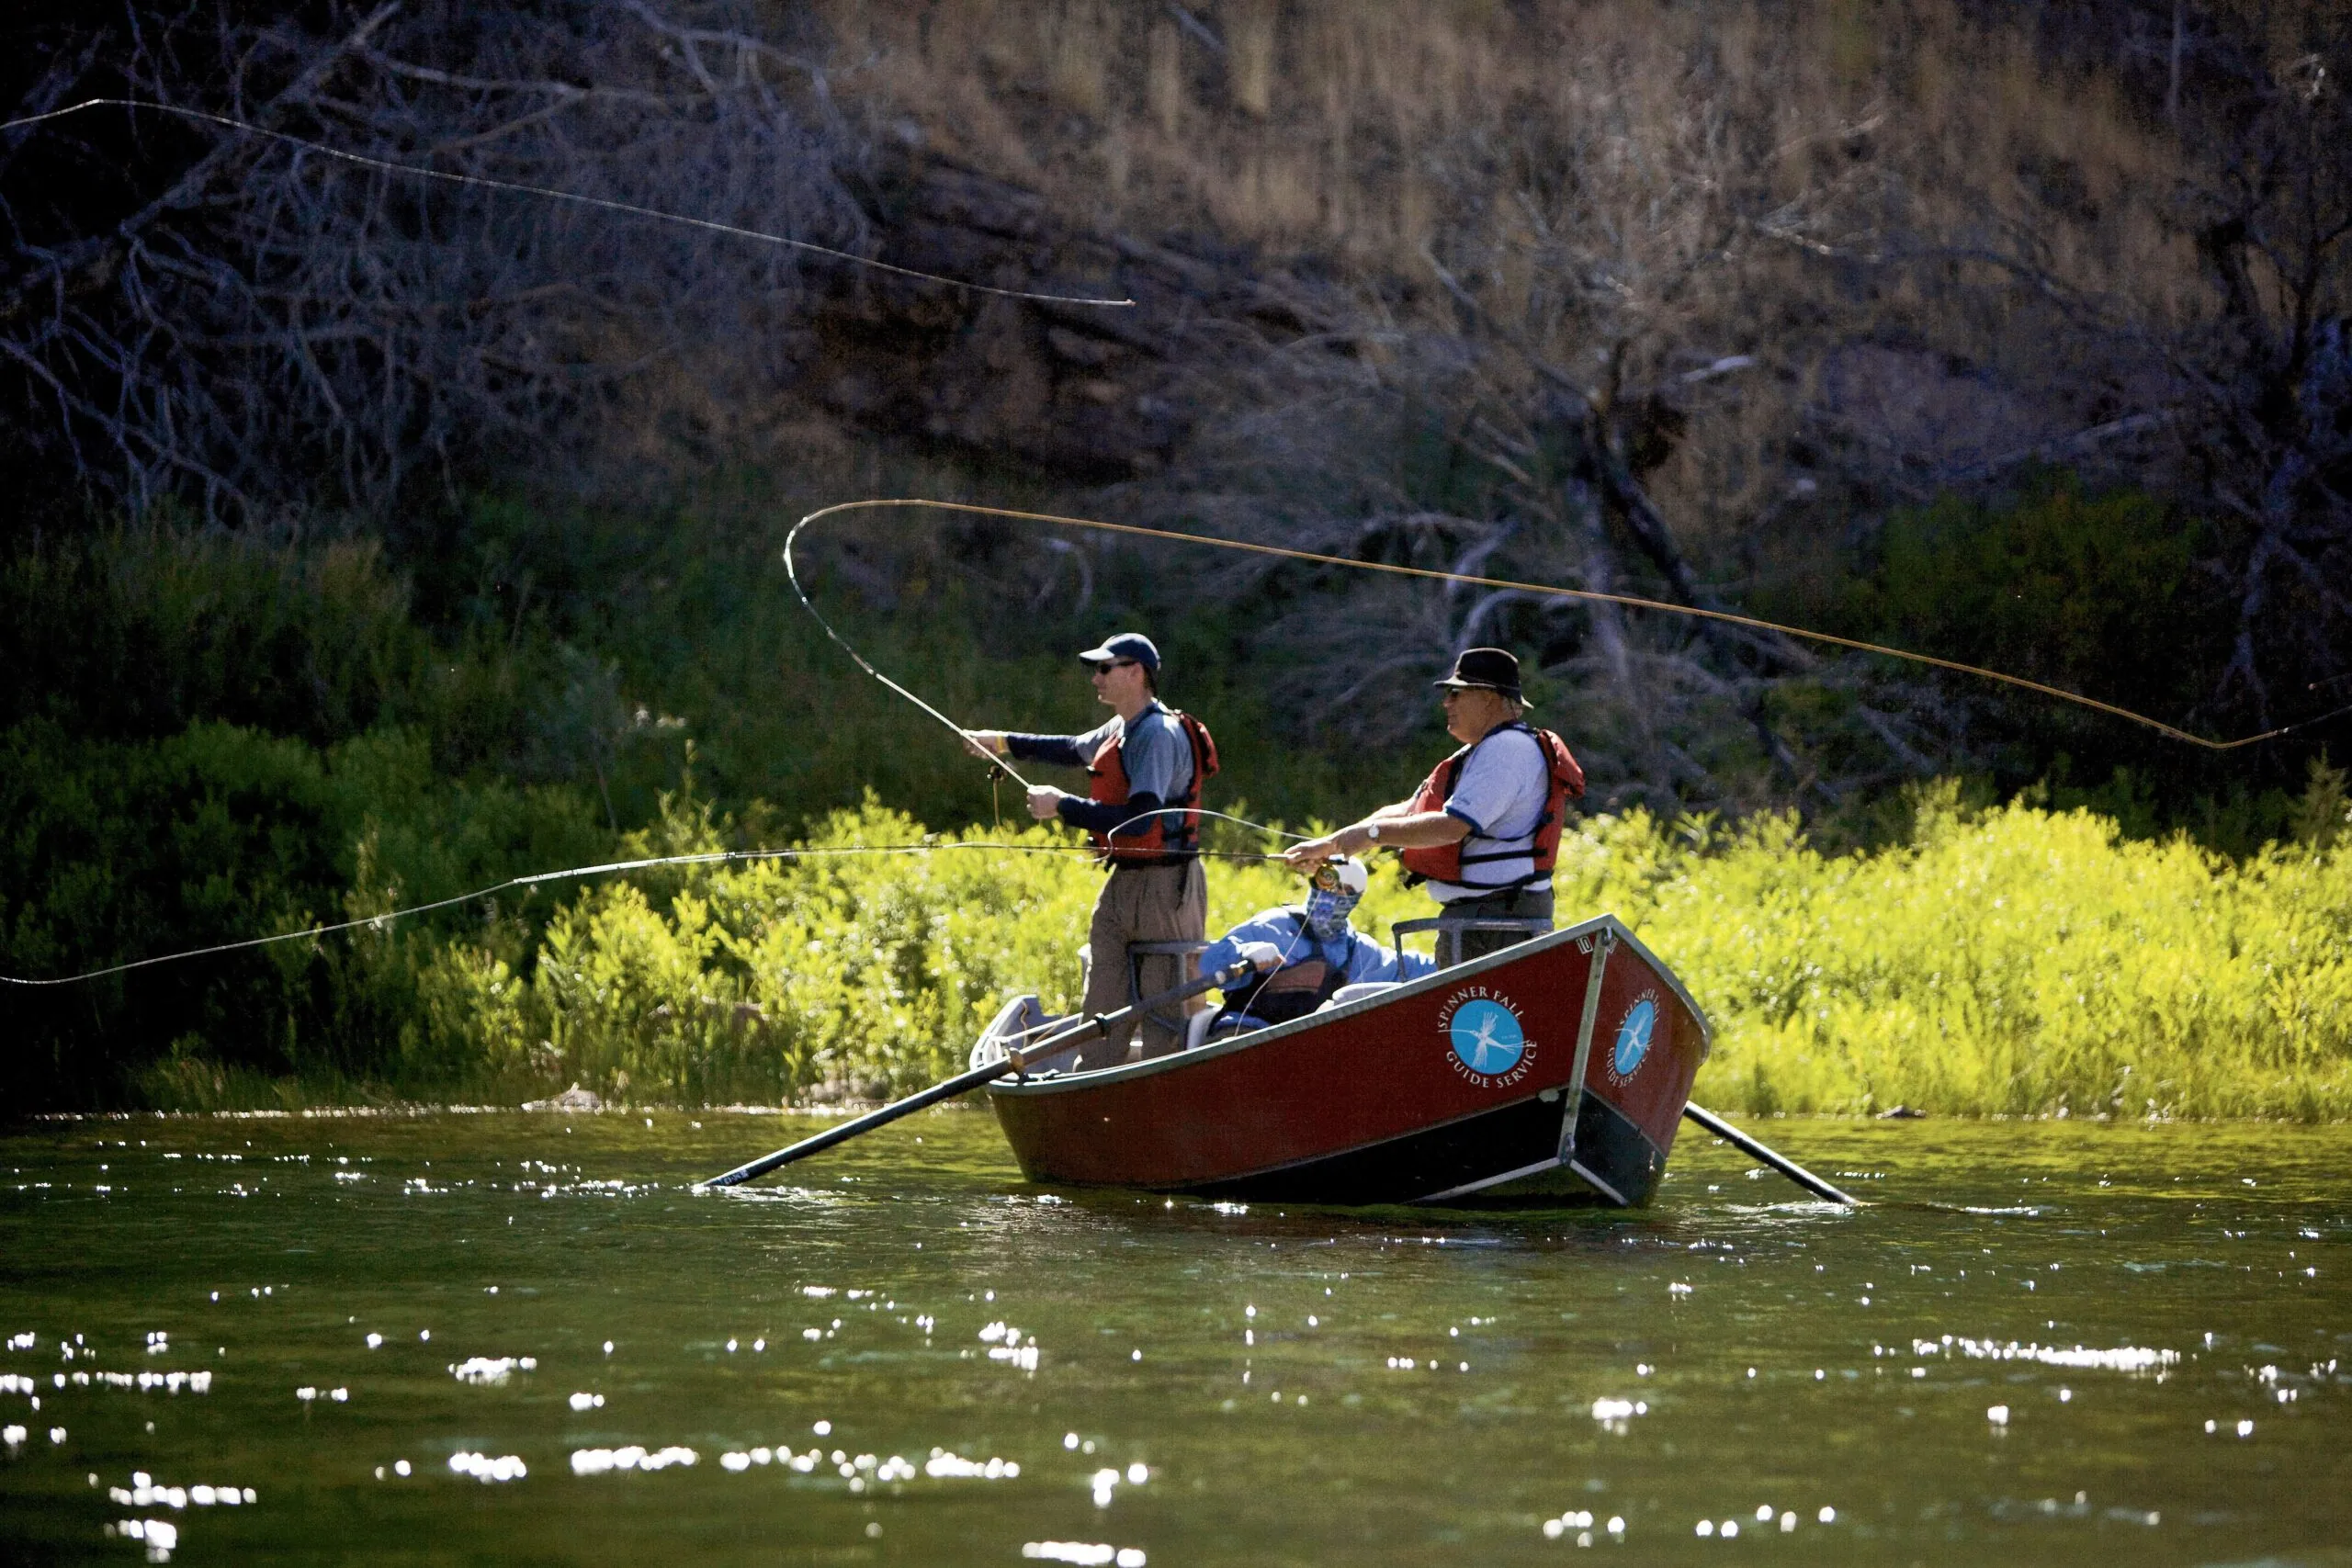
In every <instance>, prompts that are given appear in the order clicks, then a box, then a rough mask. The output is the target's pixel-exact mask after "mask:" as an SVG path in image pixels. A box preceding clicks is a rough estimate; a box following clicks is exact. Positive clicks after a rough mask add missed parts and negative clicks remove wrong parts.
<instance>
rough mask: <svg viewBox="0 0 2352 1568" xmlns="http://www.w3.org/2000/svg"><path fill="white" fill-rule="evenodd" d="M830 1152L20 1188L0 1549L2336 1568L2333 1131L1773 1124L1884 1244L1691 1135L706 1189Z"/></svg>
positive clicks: (423, 1556) (45, 1154)
mask: <svg viewBox="0 0 2352 1568" xmlns="http://www.w3.org/2000/svg"><path fill="white" fill-rule="evenodd" d="M813 1125H815V1123H813V1122H810V1121H809V1120H807V1119H804V1118H801V1117H797V1116H794V1117H785V1118H778V1117H775V1116H773V1115H753V1114H742V1113H726V1112H704V1113H700V1114H697V1115H692V1116H689V1115H686V1114H682V1113H678V1112H659V1111H657V1112H654V1113H652V1114H651V1116H650V1119H649V1118H648V1117H647V1116H646V1115H644V1114H641V1113H639V1114H618V1113H606V1114H602V1115H582V1116H572V1117H565V1116H561V1115H548V1114H538V1115H526V1114H521V1113H511V1112H509V1113H477V1114H461V1113H447V1114H431V1115H416V1116H318V1117H304V1118H286V1117H277V1118H256V1117H233V1118H232V1117H214V1118H171V1119H166V1118H158V1117H137V1118H129V1119H112V1120H82V1121H68V1122H44V1123H40V1124H37V1125H34V1126H31V1127H28V1128H19V1129H17V1130H16V1131H15V1132H14V1133H12V1134H9V1135H7V1136H6V1137H5V1138H0V1173H5V1174H6V1184H5V1188H0V1258H5V1263H0V1334H5V1335H6V1336H9V1338H8V1341H7V1348H6V1351H5V1352H0V1374H5V1379H6V1381H5V1382H0V1389H5V1392H0V1423H4V1424H6V1427H7V1428H8V1430H7V1431H6V1434H5V1436H6V1439H7V1441H6V1448H5V1453H0V1558H5V1559H6V1560H7V1561H10V1562H101V1563H106V1562H120V1563H134V1562H142V1561H154V1560H164V1559H168V1560H169V1561H172V1562H184V1563H190V1564H194V1563H212V1562H240V1563H244V1562H273V1561H298V1562H369V1563H373V1562H387V1563H389V1562H629V1563H639V1562H697V1563H700V1562H761V1563H767V1562H778V1563H802V1562H809V1563H862V1562H877V1563H879V1562H955V1563H965V1562H970V1563H1004V1564H1008V1565H1010V1564H1015V1563H1020V1562H1024V1561H1030V1562H1034V1561H1046V1562H1108V1563H1125V1564H1126V1565H1128V1568H1134V1565H1135V1564H1136V1563H1148V1564H1153V1565H1158V1568H1177V1565H1180V1564H1193V1563H1252V1564H1256V1563H1268V1562H1347V1563H1386V1562H1397V1563H1423V1562H1480V1563H1485V1562H1555V1561H1558V1560H1561V1559H1564V1558H1583V1557H1586V1556H1587V1555H1588V1554H1590V1555H1593V1556H1600V1557H1607V1556H1615V1557H1619V1558H1622V1559H1623V1560H1624V1561H1628V1562H1631V1561H1636V1560H1638V1561H1642V1562H1658V1561H1671V1562H1724V1561H1727V1560H1733V1559H1738V1560H1770V1561H1775V1562H1807V1563H1813V1562H1871V1563H1879V1562H1891V1563H1905V1562H1996V1561H1998V1562H2034V1563H2045V1562H2046V1563H2062V1562H2097V1563H2101V1564H2112V1563H2115V1562H2120V1561H2125V1560H2128V1561H2131V1562H2159V1563H2165V1562H2181V1563H2252V1562H2301V1563H2322V1562H2330V1563H2335V1562H2343V1563H2352V1551H2348V1550H2346V1546H2347V1544H2352V1246H2347V1242H2352V1128H2346V1127H2322V1128H2303V1127H2279V1126H2159V1127H2120V1126H2098V1125H2086V1124H2083V1123H2079V1122H2032V1123H1953V1122H1939V1121H1925V1122H1877V1123H1855V1122H1829V1121H1804V1120H1789V1121H1769V1122H1760V1123H1751V1125H1753V1126H1755V1127H1756V1130H1757V1131H1758V1132H1759V1133H1760V1134H1762V1135H1763V1136H1764V1137H1765V1138H1766V1139H1767V1140H1768V1141H1770V1142H1773V1143H1775V1144H1776V1145H1780V1146H1781V1147H1783V1148H1784V1149H1786V1150H1787V1152H1789V1153H1791V1154H1792V1155H1793V1156H1796V1157H1798V1158H1800V1159H1802V1160H1804V1161H1805V1162H1807V1163H1808V1164H1810V1165H1812V1166H1813V1167H1814V1168H1815V1169H1818V1170H1820V1171H1822V1172H1823V1173H1824V1174H1830V1175H1833V1176H1834V1177H1836V1178H1838V1179H1840V1180H1841V1181H1842V1182H1843V1183H1844V1184H1845V1185H1847V1186H1849V1187H1851V1188H1855V1189H1858V1190H1860V1191H1862V1192H1864V1193H1866V1194H1867V1195H1869V1196H1870V1197H1871V1198H1873V1199H1877V1200H1882V1201H1883V1203H1882V1205H1881V1206H1879V1207H1875V1208H1872V1209H1871V1210H1869V1211H1866V1212H1863V1213H1841V1212H1838V1211H1835V1210H1832V1209H1830V1208H1827V1207H1826V1206H1824V1205H1821V1204H1817V1203H1814V1202H1810V1201H1804V1200H1803V1197H1802V1194H1799V1193H1797V1192H1795V1191H1794V1190H1793V1189H1791V1188H1789V1187H1788V1186H1786V1185H1785V1184H1784V1183H1782V1182H1781V1181H1780V1180H1779V1179H1777V1178H1770V1177H1765V1176H1764V1175H1762V1173H1760V1172H1757V1171H1753V1170H1751V1168H1749V1165H1748V1163H1747V1161H1746V1160H1745V1159H1744V1158H1742V1157H1741V1156H1738V1155H1736V1153H1735V1152H1733V1151H1732V1150H1730V1149H1728V1148H1726V1147H1724V1146H1723V1145H1714V1144H1712V1143H1711V1142H1710V1141H1709V1140H1707V1139H1706V1138H1705V1137H1703V1136H1702V1135H1699V1134H1696V1133H1687V1134H1686V1136H1685V1138H1684V1139H1683V1141H1682V1144H1681V1145H1680V1146H1679V1148H1678V1149H1677V1151H1676V1156H1675V1164H1674V1166H1673V1168H1672V1169H1671V1171H1670V1173H1669V1175H1668V1181H1667V1184H1666V1186H1665V1187H1664V1189H1663V1190H1662V1191H1661V1194H1660V1197H1659V1200H1658V1201H1657V1204H1656V1205H1655V1206H1654V1207H1652V1208H1651V1209H1649V1210H1647V1211H1645V1212H1643V1213H1608V1212H1601V1211H1544V1212H1532V1211H1531V1212H1519V1213H1451V1212H1447V1213H1434V1212H1428V1211H1413V1210H1385V1211H1337V1210H1315V1209H1304V1208H1298V1207H1295V1206H1291V1207H1284V1206H1282V1205H1262V1204H1253V1205H1250V1206H1249V1207H1247V1208H1244V1207H1240V1206H1238V1205H1230V1204H1227V1205H1213V1204H1207V1203H1200V1202H1192V1201H1183V1200H1178V1201H1173V1202H1170V1201H1167V1200H1165V1199H1161V1198H1157V1197H1148V1196H1144V1195H1140V1194H1136V1193H1125V1192H1121V1193H1101V1192H1096V1193H1085V1192H1074V1191H1073V1192H1049V1191H1045V1190H1035V1189H1032V1188H1029V1187H1026V1186H1024V1185H1023V1183H1022V1182H1021V1180H1020V1179H1019V1177H1018V1174H1017V1173H1016V1172H1015V1170H1014V1169H1013V1168H1012V1162H1011V1160H1010V1158H1009V1157H1008V1156H1007V1155H1006V1153H1005V1150H1004V1146H1003V1145H1002V1143H1001V1140H1000V1138H999V1136H998V1134H997V1132H996V1128H995V1124H994V1122H993V1120H992V1119H991V1118H990V1117H989V1116H988V1115H987V1114H986V1112H985V1111H964V1110H955V1111H941V1112H934V1113H930V1114H926V1115H922V1116H918V1117H915V1118H912V1119H910V1120H909V1121H907V1122H901V1123H899V1125H898V1126H896V1127H893V1128H891V1129H889V1130H888V1131H887V1132H884V1133H881V1134H876V1135H874V1136H872V1137H869V1138H867V1139H865V1140H864V1141H862V1142H859V1143H855V1144H853V1145H848V1146H846V1147H844V1148H843V1149H842V1150H840V1151H838V1152H836V1153H835V1154H832V1155H829V1156H820V1158H819V1159H818V1160H816V1161H813V1162H810V1163H809V1164H808V1165H806V1166H802V1167H798V1168H795V1169H794V1170H792V1171H787V1172H786V1173H784V1175H785V1176H786V1177H788V1178H791V1179H788V1180H776V1179H771V1182H770V1183H769V1184H768V1185H767V1186H765V1187H763V1188H761V1189H757V1190H743V1191H738V1192H733V1193H712V1192H697V1191H695V1190H693V1183H694V1181H695V1179H696V1178H697V1177H701V1176H707V1175H709V1174H711V1173H712V1172H715V1171H718V1170H720V1169H723V1168H727V1167H728V1166H729V1165H732V1164H734V1163H735V1162H737V1161H738V1160H740V1159H741V1158H744V1157H746V1156H750V1155H752V1154H755V1153H758V1152H760V1151H762V1150H763V1149H765V1148H768V1147H772V1146H775V1145H778V1144H781V1143H785V1142H788V1141H790V1140H791V1139H792V1138H793V1137H796V1136H798V1135H801V1134H805V1133H806V1132H808V1131H809V1130H811V1128H812V1126H813ZM1925 1201H1933V1202H1935V1203H1943V1204H1953V1205H1968V1206H1973V1207H1974V1208H1975V1209H1976V1210H1978V1211H1981V1212H1975V1213H1967V1212H1951V1211H1950V1210H1945V1209H1940V1208H1937V1207H1933V1206H1930V1204H1929V1203H1928V1202H1925ZM196 1374H207V1375H206V1376H203V1377H202V1378H198V1376H197V1375H196ZM61 1380H62V1384H61ZM231 1497H233V1498H234V1499H235V1500H234V1502H233V1503H232V1502H231V1501H230V1500H229V1499H230V1498H231ZM133 1527H135V1529H134V1528H133Z"/></svg>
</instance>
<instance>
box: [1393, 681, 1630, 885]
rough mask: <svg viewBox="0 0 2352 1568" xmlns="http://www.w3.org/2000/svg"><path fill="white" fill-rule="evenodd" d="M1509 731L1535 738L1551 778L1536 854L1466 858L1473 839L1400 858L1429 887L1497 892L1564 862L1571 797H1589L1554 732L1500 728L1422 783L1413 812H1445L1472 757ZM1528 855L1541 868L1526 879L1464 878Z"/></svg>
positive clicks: (1512, 852)
mask: <svg viewBox="0 0 2352 1568" xmlns="http://www.w3.org/2000/svg"><path fill="white" fill-rule="evenodd" d="M1506 729H1519V730H1524V731H1526V733H1528V734H1530V735H1532V736H1533V737H1535V743H1536V744H1537V745H1539V746H1541V747H1542V748H1543V749H1544V762H1545V772H1546V773H1548V774H1549V775H1550V780H1551V783H1550V789H1549V793H1548V794H1547V795H1545V798H1544V815H1543V816H1542V817H1540V818H1536V823H1535V843H1534V845H1533V847H1532V850H1505V851H1501V852H1487V853H1484V854H1464V853H1463V852H1462V847H1463V845H1464V844H1466V843H1468V842H1469V840H1468V839H1467V838H1463V839H1457V840H1454V841H1453V843H1450V844H1430V845H1427V846H1424V847H1422V848H1420V849H1412V850H1405V851H1402V852H1400V854H1399V858H1400V859H1402V860H1403V861H1404V863H1405V869H1406V870H1407V871H1408V872H1410V873H1412V874H1414V875H1415V876H1417V877H1419V878H1420V879H1422V880H1423V881H1427V882H1451V883H1453V884H1455V885H1457V886H1463V887H1480V888H1486V887H1491V888H1493V889H1495V890H1496V891H1498V892H1499V891H1502V890H1504V889H1506V888H1511V887H1521V886H1525V885H1526V884H1528V883H1530V882H1534V881H1538V880H1540V879H1542V878H1544V877H1546V876H1549V875H1550V874H1552V867H1553V865H1554V864H1555V863H1556V862H1557V861H1558V860H1559V858H1560V829H1561V828H1562V827H1563V826H1564V825H1565V823H1566V813H1567V804H1568V796H1570V795H1583V794H1584V770H1583V769H1582V768H1580V767H1578V766H1577V760H1576V759H1575V758H1574V757H1572V756H1570V755H1569V754H1568V743H1567V742H1566V741H1565V740H1563V739H1560V738H1559V737H1558V736H1556V735H1555V734H1553V733H1552V732H1551V731H1550V730H1548V729H1537V728H1534V727H1533V726H1532V725H1529V724H1526V723H1522V722H1521V721H1519V720H1516V719H1514V720H1513V721H1512V722H1510V723H1509V724H1498V725H1497V726H1495V728H1492V729H1490V730H1488V731H1487V733H1486V734H1484V735H1482V736H1480V737H1478V739H1476V740H1475V741H1473V742H1472V743H1471V744H1469V745H1467V746H1464V748H1462V750H1459V751H1456V752H1455V753H1454V754H1453V756H1451V757H1448V758H1447V759H1446V760H1445V761H1442V762H1440V763H1439V764H1438V765H1437V766H1436V767H1434V768H1432V769H1430V776H1429V777H1428V778H1426V779H1423V780H1422V781H1421V789H1420V793H1419V794H1418V795H1415V796H1413V810H1414V811H1415V812H1417V813H1418V812H1423V811H1442V810H1444V809H1445V803H1446V801H1447V800H1448V799H1450V798H1451V797H1452V796H1453V786H1454V785H1455V784H1459V783H1461V782H1462V769H1463V767H1464V764H1465V763H1467V762H1468V761H1470V753H1471V752H1473V751H1475V750H1477V749H1478V748H1479V747H1481V746H1483V745H1485V744H1486V743H1487V741H1489V740H1491V739H1494V738H1495V737H1496V736H1498V735H1500V734H1501V733H1502V732H1503V731H1504V730H1506ZM1523 855H1525V856H1532V859H1533V860H1534V862H1535V869H1534V870H1533V871H1532V873H1530V874H1528V875H1527V876H1524V877H1518V878H1514V879H1512V880H1511V881H1509V882H1497V883H1486V882H1481V881H1479V880H1478V879H1477V878H1476V876H1469V875H1464V872H1465V871H1466V870H1467V868H1469V867H1471V866H1474V865H1477V864H1480V863H1484V862H1487V861H1498V860H1518V859H1520V858H1521V856H1523Z"/></svg>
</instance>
